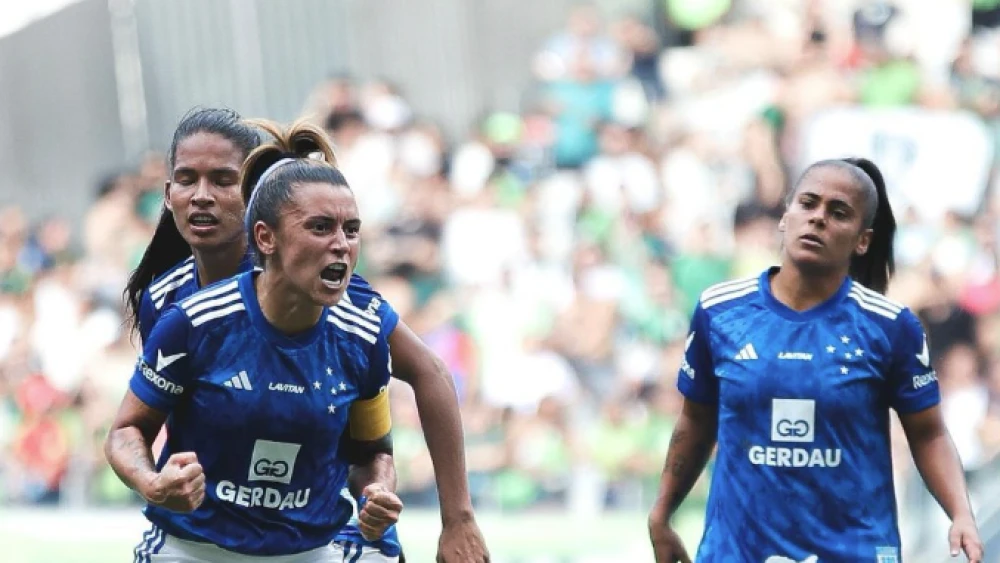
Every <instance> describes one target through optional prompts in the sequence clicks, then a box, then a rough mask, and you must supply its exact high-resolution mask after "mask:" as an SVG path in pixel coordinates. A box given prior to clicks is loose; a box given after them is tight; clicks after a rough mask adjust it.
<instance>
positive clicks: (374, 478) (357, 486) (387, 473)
mask: <svg viewBox="0 0 1000 563" xmlns="http://www.w3.org/2000/svg"><path fill="white" fill-rule="evenodd" d="M372 483H378V484H380V485H382V486H383V487H385V488H386V489H388V490H390V491H392V492H396V466H395V464H394V463H393V459H392V455H390V454H387V453H377V454H375V455H373V456H372V458H371V459H370V460H369V461H368V462H367V463H363V464H359V465H352V466H351V472H350V473H349V474H348V476H347V484H348V487H349V488H350V489H351V494H352V495H354V498H359V497H360V496H361V492H362V491H364V490H365V487H367V486H368V485H371V484H372Z"/></svg>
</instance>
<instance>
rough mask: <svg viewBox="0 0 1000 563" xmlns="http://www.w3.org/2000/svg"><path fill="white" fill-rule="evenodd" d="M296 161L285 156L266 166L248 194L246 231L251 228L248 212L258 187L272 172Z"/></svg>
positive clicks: (255, 198)
mask: <svg viewBox="0 0 1000 563" xmlns="http://www.w3.org/2000/svg"><path fill="white" fill-rule="evenodd" d="M296 160H298V159H297V158H292V157H288V156H286V157H285V158H282V159H281V160H279V161H278V162H275V163H274V164H272V165H271V166H268V167H267V170H265V171H264V173H263V174H261V175H260V178H257V182H256V183H255V184H254V185H253V190H252V191H251V192H250V200H249V201H247V211H246V217H245V218H244V222H245V223H246V229H247V231H249V230H250V227H251V225H250V210H251V209H253V204H254V202H255V201H257V192H258V191H260V187H261V186H262V185H264V181H265V180H267V178H268V177H269V176H270V175H271V174H273V173H274V171H275V170H277V169H278V168H280V167H282V166H284V165H285V164H288V163H289V162H294V161H296Z"/></svg>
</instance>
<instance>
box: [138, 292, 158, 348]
mask: <svg viewBox="0 0 1000 563" xmlns="http://www.w3.org/2000/svg"><path fill="white" fill-rule="evenodd" d="M159 317H160V312H159V311H158V310H157V309H156V306H155V305H153V298H152V297H150V295H149V288H146V290H145V291H143V292H142V297H140V298H139V314H138V316H137V318H138V323H139V338H141V339H142V341H143V342H145V341H147V340H149V333H150V332H151V331H152V330H153V325H155V324H156V320H157V319H158V318H159Z"/></svg>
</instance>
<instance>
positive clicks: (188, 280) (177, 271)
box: [142, 257, 195, 311]
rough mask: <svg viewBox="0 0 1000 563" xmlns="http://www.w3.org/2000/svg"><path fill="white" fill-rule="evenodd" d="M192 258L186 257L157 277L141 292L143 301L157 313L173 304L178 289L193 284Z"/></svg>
mask: <svg viewBox="0 0 1000 563" xmlns="http://www.w3.org/2000/svg"><path fill="white" fill-rule="evenodd" d="M194 276H195V271H194V257H188V258H187V259H185V260H182V261H180V262H178V263H177V264H175V265H174V266H173V267H172V268H170V269H169V270H167V271H166V272H164V273H163V274H161V275H160V276H157V277H156V278H155V279H153V282H152V283H150V284H149V287H147V288H146V291H144V292H142V299H143V301H148V302H149V304H150V305H152V306H153V308H154V309H155V310H157V311H159V310H162V309H163V308H164V307H165V306H166V305H169V304H170V303H173V301H174V299H173V297H174V295H175V294H176V293H177V292H178V289H180V288H183V287H185V286H187V285H192V286H193V285H194V284H195V279H194Z"/></svg>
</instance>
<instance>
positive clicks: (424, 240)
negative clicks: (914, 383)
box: [0, 0, 1000, 512]
mask: <svg viewBox="0 0 1000 563" xmlns="http://www.w3.org/2000/svg"><path fill="white" fill-rule="evenodd" d="M606 4H609V5H612V6H618V8H617V9H609V10H601V9H599V6H579V7H577V8H575V9H573V11H572V12H571V14H570V15H569V18H568V21H567V23H566V26H565V28H564V29H561V30H555V31H554V32H553V33H552V35H551V36H550V38H549V39H548V40H547V41H545V42H544V44H542V45H540V46H539V49H538V52H537V54H536V56H535V57H534V59H533V60H531V61H525V65H526V67H527V68H530V69H531V73H532V76H533V80H532V84H531V87H530V88H528V89H526V91H525V92H524V95H523V98H522V104H521V107H520V108H516V109H517V111H498V110H494V109H492V108H487V109H485V110H484V112H483V114H482V116H481V118H480V119H477V120H476V122H475V123H473V124H472V125H471V127H470V128H469V130H468V131H467V132H465V133H464V134H462V135H457V136H456V135H449V134H447V133H446V132H444V131H443V130H442V129H441V128H439V127H438V126H437V125H436V124H435V123H434V122H433V121H431V120H428V119H425V118H424V117H423V116H422V115H421V113H420V108H418V107H412V106H411V105H410V104H409V102H408V101H407V98H406V95H405V92H403V91H401V90H400V89H399V88H397V87H396V86H395V85H393V84H392V83H391V82H388V81H383V80H379V81H360V80H356V79H354V78H352V77H351V76H346V75H345V76H334V77H331V78H330V79H329V80H327V81H325V82H324V83H322V84H320V85H318V86H317V88H316V90H315V92H314V93H313V94H312V96H310V98H309V99H308V100H307V101H306V103H305V104H304V108H303V115H307V116H310V117H311V118H312V119H314V120H315V121H316V123H317V124H319V125H321V126H322V127H324V128H325V129H326V130H327V131H328V132H329V134H330V136H331V137H332V139H333V140H334V142H335V144H336V147H337V151H338V160H339V165H340V167H341V168H342V170H343V171H344V173H345V176H346V177H347V179H348V181H349V182H350V183H351V185H352V187H353V189H354V191H355V193H356V194H357V197H358V200H359V206H360V209H361V214H362V217H363V220H364V231H363V239H362V240H363V246H362V258H361V262H360V264H359V272H360V273H362V274H363V275H364V276H366V277H367V278H368V279H369V280H370V281H371V283H372V284H373V285H374V286H375V287H376V288H377V289H378V290H379V291H380V292H381V293H382V294H383V295H384V296H385V298H386V299H388V300H389V302H390V303H391V304H392V305H393V306H394V307H395V308H396V310H397V311H399V313H400V315H401V316H402V318H403V319H405V320H406V322H407V323H408V324H409V325H410V326H411V327H413V328H414V329H415V330H416V331H417V332H418V333H419V334H420V335H421V336H422V337H423V339H424V340H425V341H426V342H427V343H428V344H429V345H430V346H431V347H432V348H433V349H434V350H435V351H436V352H437V353H438V354H439V355H440V356H441V357H442V358H443V359H444V360H445V362H446V363H447V365H448V367H449V368H450V370H451V372H452V374H453V375H454V378H455V382H456V386H457V388H458V391H459V395H460V401H461V405H462V410H463V416H464V420H465V425H466V427H465V435H466V441H467V455H468V462H469V471H470V479H471V484H472V492H473V495H474V500H475V502H476V504H477V506H479V507H481V508H488V509H497V510H503V511H518V510H529V509H530V510H564V509H567V508H568V509H572V510H575V511H591V512H599V511H601V510H610V509H629V510H646V509H648V507H649V505H650V504H651V502H652V498H653V497H652V495H653V494H655V490H656V484H657V479H658V476H659V471H660V468H661V466H662V463H663V458H664V454H665V452H666V448H667V442H668V440H669V437H670V433H671V429H672V424H673V420H674V418H675V416H676V414H677V412H678V408H679V405H680V401H679V396H678V394H677V392H676V391H675V388H674V382H675V378H676V372H677V368H678V366H679V364H680V357H681V354H682V352H683V345H684V338H685V336H686V332H687V325H688V318H689V315H690V313H691V311H692V309H693V307H694V304H695V302H696V301H697V298H698V295H699V293H700V291H701V290H703V289H705V288H706V287H707V286H709V285H711V284H713V283H716V282H720V281H723V280H727V279H731V278H734V277H739V276H747V275H754V274H757V273H759V272H760V271H761V270H762V269H763V268H765V267H766V266H768V265H771V264H774V263H775V261H776V256H777V251H778V244H777V243H778V239H777V221H778V218H779V217H780V214H781V212H782V209H783V197H784V194H785V192H786V190H787V189H788V187H789V185H790V183H791V182H793V181H794V180H795V178H796V176H797V174H798V172H799V171H800V170H801V169H802V167H803V165H804V164H807V163H805V162H803V158H804V156H805V155H807V154H809V150H808V149H806V148H804V147H806V146H807V145H809V143H810V142H814V141H815V140H813V141H810V139H808V138H807V137H808V136H809V135H816V134H818V133H816V132H815V129H814V128H813V127H814V124H815V118H817V117H818V116H822V115H824V113H825V112H830V111H850V112H854V114H853V115H857V116H860V118H859V119H861V120H862V123H864V120H866V119H869V118H870V117H869V116H878V115H879V112H893V111H898V110H900V109H905V110H907V111H912V112H916V114H917V115H920V114H921V112H923V113H925V114H927V115H933V116H936V117H937V118H942V116H943V118H944V119H952V118H954V119H970V118H971V119H973V120H974V126H975V127H976V128H977V130H978V131H981V132H982V136H983V138H984V139H985V140H986V144H985V145H984V146H986V147H987V148H988V154H987V155H986V156H985V157H983V158H982V160H983V161H982V162H980V163H978V164H977V163H975V162H974V163H973V164H972V165H971V168H975V167H976V166H979V167H981V168H982V170H983V171H984V173H983V174H982V175H981V178H980V179H979V180H976V179H975V178H976V177H975V175H974V174H972V175H970V174H964V175H962V174H960V173H959V172H960V170H959V168H962V169H965V170H967V169H968V168H970V167H969V166H965V167H964V168H963V167H962V163H960V162H953V161H951V160H949V159H947V158H944V157H941V158H938V159H935V155H933V154H932V155H927V154H920V155H919V157H917V158H919V159H920V165H921V166H923V167H924V168H925V169H928V170H931V173H934V174H939V175H942V176H943V177H945V178H949V179H952V178H953V179H954V182H949V183H948V184H947V185H938V186H936V189H938V190H940V193H939V194H934V193H932V194H930V196H928V195H927V194H923V195H922V196H920V197H907V193H908V192H907V191H906V189H905V188H906V187H905V186H895V187H893V186H890V188H891V189H894V192H893V193H894V194H896V195H898V199H896V195H894V204H895V205H896V213H897V217H898V218H899V220H900V230H899V236H898V240H897V248H898V267H899V271H898V274H897V279H896V281H895V283H894V284H893V287H892V289H891V292H890V296H891V297H893V298H894V299H896V300H898V301H901V302H903V303H905V304H907V305H909V306H910V307H911V308H913V309H914V310H915V311H916V312H918V314H919V316H920V318H921V319H922V320H923V322H924V323H925V325H926V328H927V330H928V332H929V335H930V341H931V343H932V349H931V353H932V357H933V361H934V363H935V365H936V368H937V372H938V377H939V380H940V382H941V388H942V394H943V398H944V399H943V400H944V403H943V408H944V412H945V416H946V418H947V423H948V426H949V428H950V430H951V432H952V434H953V437H954V439H955V442H956V445H957V447H958V449H959V451H960V453H961V456H962V459H963V461H964V463H965V467H966V469H967V470H968V472H969V474H970V476H971V475H975V474H976V472H977V470H979V469H980V468H983V467H987V466H988V464H990V463H991V462H992V463H996V460H997V454H998V452H1000V270H998V265H1000V262H998V248H997V239H998V235H1000V221H998V219H1000V200H998V199H997V198H996V197H994V195H993V193H994V187H993V186H994V184H995V179H994V172H995V171H996V170H997V160H996V154H998V152H997V151H998V149H996V148H995V147H1000V143H996V142H995V141H996V140H997V139H996V138H997V135H998V133H1000V32H998V30H997V27H996V26H998V25H1000V1H989V0H982V1H976V2H972V3H970V2H968V1H963V0H947V1H945V0H942V1H939V2H920V1H918V0H894V1H892V2H881V1H877V2H869V1H863V2H816V1H799V0H744V1H738V0H732V1H729V0H713V1H708V0H703V1H696V2H691V1H687V2H681V1H670V0H668V1H665V2H662V3H660V4H658V5H657V7H656V9H653V10H649V9H643V10H639V11H638V12H635V13H624V12H623V10H622V7H623V6H627V7H629V8H631V7H635V6H637V5H640V4H641V5H642V6H641V7H643V8H648V6H645V4H644V3H642V2H624V3H620V6H619V3H606ZM637 14H638V15H637ZM918 37H919V38H920V39H919V41H918V40H917V38H918ZM845 108H846V109H845ZM907 115H909V114H907ZM876 118H877V117H871V119H876ZM890 130H891V126H890ZM912 134H916V133H913V131H912V128H906V127H901V128H900V130H899V131H898V132H896V134H895V135H896V137H895V138H896V139H897V141H898V140H899V139H902V141H901V142H902V146H903V147H904V148H905V147H908V146H911V145H908V144H906V143H907V142H908V138H907V136H908V135H912ZM876 141H877V140H876ZM965 141H966V140H965V139H958V138H956V139H952V140H951V141H950V142H952V143H953V144H955V145H956V146H958V147H961V144H962V143H963V142H965ZM901 150H902V149H901ZM959 150H961V149H959ZM883 154H890V155H891V154H893V153H892V151H885V152H884V153H883ZM828 156H837V155H828ZM843 156H846V155H843ZM863 156H873V155H867V154H866V155H863ZM965 156H968V155H965ZM904 157H905V155H904ZM904 157H899V156H894V157H893V158H894V162H895V163H896V164H894V165H898V163H899V162H903V164H904V165H905V164H906V159H905V158H904ZM970 158H971V157H970ZM875 159H876V160H878V158H877V157H875ZM880 164H881V163H880ZM911 164H912V163H911ZM888 172H889V173H887V176H888V177H889V179H890V183H891V180H892V177H893V175H892V172H893V171H892V170H889V171H888ZM166 174H167V170H166V169H165V165H164V158H163V155H162V154H150V155H148V157H147V158H145V159H144V160H143V161H142V162H141V163H139V164H138V165H136V166H133V167H129V168H127V169H123V170H121V171H117V172H115V173H113V174H111V175H109V177H108V178H107V179H106V181H104V182H102V183H100V185H99V186H98V187H97V189H96V190H95V195H94V202H93V204H92V206H91V207H90V208H89V209H87V210H86V211H85V212H83V217H82V220H81V221H79V225H80V228H79V229H75V228H74V225H75V223H74V220H75V219H76V218H67V217H48V218H43V219H42V220H40V221H38V222H36V223H29V222H28V221H26V220H25V218H24V216H23V215H22V214H21V213H20V211H19V210H18V209H17V208H8V209H4V210H2V211H0V503H31V504H35V503H56V502H60V503H90V504H99V505H109V504H116V503H120V504H124V503H136V502H137V499H136V498H135V497H134V496H133V495H132V494H131V493H130V492H129V491H127V490H124V489H123V488H122V486H121V485H120V484H119V483H118V482H117V480H116V479H115V477H114V476H113V475H112V474H111V472H110V470H109V469H108V468H107V466H106V464H105V463H104V460H103V455H102V453H101V442H102V439H103V437H104V435H105V432H106V430H107V428H108V425H109V423H110V421H111V417H112V416H113V415H114V412H115V408H116V405H117V403H118V401H119V400H120V398H121V396H122V394H123V393H124V391H125V389H126V386H127V382H128V378H129V376H130V374H131V371H132V367H133V365H134V361H135V348H134V347H135V345H136V344H137V338H136V337H134V336H133V335H132V334H130V333H128V332H126V331H125V330H124V329H123V318H122V305H121V291H122V289H123V286H124V283H125V279H126V277H127V275H128V272H129V271H130V269H131V268H132V267H134V265H135V264H136V263H137V261H138V258H139V256H140V255H141V252H142V251H143V249H144V247H145V244H146V242H147V241H148V239H149V237H150V236H151V233H152V229H153V226H154V224H155V221H156V218H157V217H158V214H159V212H160V209H161V206H162V193H163V183H164V180H165V178H166ZM953 174H954V176H953ZM970 177H971V178H973V179H972V180H969V178H970ZM911 195H912V193H911ZM928 197H930V198H931V199H930V200H928ZM938 197H940V200H939V199H936V198H938ZM392 411H393V418H394V425H395V430H394V439H395V456H396V467H397V470H398V472H399V483H400V484H399V488H400V492H401V496H402V497H403V500H404V502H406V503H407V505H408V506H422V505H427V506H433V505H434V504H435V503H436V493H435V489H434V481H433V470H432V467H431V464H430V458H429V457H428V454H427V451H426V448H425V447H424V444H423V437H422V434H421V430H420V424H419V418H418V416H417V413H416V409H415V405H414V402H413V399H412V393H411V392H410V390H409V388H408V387H407V386H406V385H405V384H394V385H393V386H392ZM896 436H897V438H898V439H897V440H896V441H895V444H896V445H897V446H898V448H897V449H898V451H899V459H898V461H897V463H896V470H897V472H898V474H899V482H900V484H901V493H900V494H901V496H902V497H907V495H908V493H907V492H906V491H907V490H908V487H906V485H907V484H908V483H911V482H913V479H914V470H913V467H912V463H911V462H910V461H909V456H908V453H907V450H906V447H905V441H904V440H905V438H904V437H903V436H902V435H901V433H900V432H899V431H898V428H897V430H896ZM993 474H994V475H998V474H1000V472H996V471H994V473H993ZM706 493H707V481H706V480H704V479H703V480H702V482H701V483H700V485H699V486H698V487H697V489H696V491H695V492H694V493H693V495H692V499H691V501H690V502H689V503H688V507H689V508H690V510H693V511H698V510H700V508H699V506H700V503H703V502H704V498H705V494H706Z"/></svg>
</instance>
